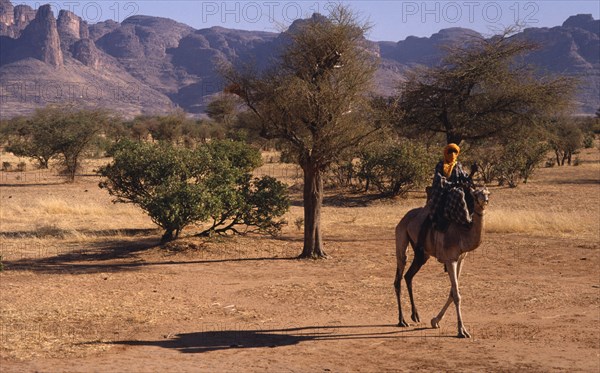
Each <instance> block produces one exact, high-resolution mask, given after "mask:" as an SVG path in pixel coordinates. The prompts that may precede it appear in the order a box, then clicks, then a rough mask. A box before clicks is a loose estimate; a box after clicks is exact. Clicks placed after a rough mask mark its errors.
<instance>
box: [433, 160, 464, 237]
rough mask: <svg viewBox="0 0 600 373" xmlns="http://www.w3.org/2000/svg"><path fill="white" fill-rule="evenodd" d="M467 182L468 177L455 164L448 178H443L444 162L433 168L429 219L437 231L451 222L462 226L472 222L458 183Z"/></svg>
mask: <svg viewBox="0 0 600 373" xmlns="http://www.w3.org/2000/svg"><path fill="white" fill-rule="evenodd" d="M468 180H469V175H468V174H467V173H466V172H465V171H464V170H463V167H462V165H461V164H460V162H457V163H456V165H455V166H454V169H453V170H452V172H451V173H450V176H449V177H445V176H444V162H443V161H440V162H439V163H438V164H437V166H435V175H434V177H433V184H432V185H431V197H430V199H429V203H428V208H429V217H430V218H431V220H432V221H433V222H434V226H437V228H438V229H442V230H443V229H444V225H447V224H445V223H447V222H450V221H453V222H455V223H458V224H462V225H469V224H470V223H471V221H472V219H471V214H470V213H469V209H468V207H467V202H466V200H465V192H464V190H463V188H462V187H460V186H459V185H458V184H459V183H464V182H467V181H468Z"/></svg>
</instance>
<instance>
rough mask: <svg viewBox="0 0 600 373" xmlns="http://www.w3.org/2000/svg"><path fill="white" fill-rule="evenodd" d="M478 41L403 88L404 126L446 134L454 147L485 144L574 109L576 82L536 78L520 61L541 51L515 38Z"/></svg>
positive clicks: (420, 71) (411, 78) (412, 78)
mask: <svg viewBox="0 0 600 373" xmlns="http://www.w3.org/2000/svg"><path fill="white" fill-rule="evenodd" d="M511 32H512V30H508V31H506V32H505V33H504V34H502V35H498V36H494V37H492V38H490V39H483V38H473V39H472V40H470V41H469V42H468V43H466V44H465V46H464V47H454V48H452V49H451V50H450V49H449V51H448V54H447V55H446V57H445V58H444V59H443V60H442V63H441V64H440V66H436V67H432V68H420V69H416V70H414V71H413V72H412V73H411V74H410V75H409V77H408V79H407V80H406V81H405V82H403V83H401V85H400V97H399V107H400V109H401V110H402V117H401V124H402V125H403V126H406V127H409V128H413V129H415V130H417V131H420V132H422V131H427V132H437V133H443V134H445V136H446V140H447V142H448V143H456V144H459V143H460V142H461V141H462V140H480V139H484V138H489V137H492V136H495V135H499V134H500V133H502V132H504V131H507V130H511V129H513V128H514V127H515V126H517V125H519V124H528V123H532V122H533V121H534V120H535V118H539V117H544V116H546V115H548V114H553V113H556V112H557V111H559V110H561V109H563V108H565V107H566V106H568V104H569V102H570V98H571V95H572V93H573V90H574V80H573V79H571V78H568V77H553V78H551V77H545V78H538V77H536V74H535V71H534V70H533V69H532V68H531V67H530V66H528V65H527V64H525V63H524V62H523V61H522V59H521V58H520V57H522V56H523V55H524V54H526V53H528V52H531V51H533V50H534V49H536V48H537V47H536V45H534V44H532V43H530V42H528V41H526V40H523V39H519V38H515V37H512V38H510V37H509V34H510V33H511Z"/></svg>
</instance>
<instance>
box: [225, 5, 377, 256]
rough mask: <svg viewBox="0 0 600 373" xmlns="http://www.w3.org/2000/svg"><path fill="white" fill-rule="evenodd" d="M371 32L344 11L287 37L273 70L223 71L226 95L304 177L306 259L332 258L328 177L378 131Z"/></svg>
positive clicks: (338, 9) (300, 25)
mask: <svg viewBox="0 0 600 373" xmlns="http://www.w3.org/2000/svg"><path fill="white" fill-rule="evenodd" d="M368 27H369V26H368V25H367V24H364V23H362V22H361V21H359V20H358V19H357V17H356V16H355V15H354V14H353V12H352V11H351V10H350V9H349V8H348V7H345V6H342V5H338V6H336V7H334V8H333V9H332V10H331V12H330V14H329V16H328V17H324V16H322V15H318V14H315V15H313V16H312V17H311V18H310V19H306V20H302V21H299V22H296V23H295V24H294V25H293V27H290V29H289V30H288V31H287V32H285V33H284V34H283V35H284V36H285V37H286V38H287V40H286V43H284V46H283V50H282V53H281V55H280V58H279V60H278V61H277V62H275V63H274V65H273V66H272V68H271V69H268V70H266V71H264V72H262V73H258V72H256V71H253V69H251V68H247V67H246V68H244V67H238V68H228V69H224V76H225V78H226V79H227V80H228V81H229V82H230V83H231V84H230V86H229V87H228V89H227V91H228V92H230V93H234V94H237V95H238V96H240V97H241V98H242V99H243V101H244V103H245V105H246V106H247V107H248V108H249V109H250V112H251V113H252V114H253V115H254V116H255V118H256V120H257V123H259V124H260V126H261V135H262V136H263V137H265V138H268V139H280V140H281V141H282V142H283V143H284V144H285V145H286V146H287V147H288V150H289V151H290V152H291V153H292V154H293V155H294V157H295V159H296V161H297V162H298V164H299V165H300V167H301V168H302V170H303V173H304V192H303V199H304V248H303V251H302V254H301V255H300V257H301V258H322V257H326V253H325V251H324V249H323V238H322V234H321V209H322V203H323V173H324V171H325V170H326V169H327V168H328V167H329V166H330V165H331V164H332V163H333V162H334V161H336V159H337V158H338V157H339V156H340V155H341V154H343V153H344V152H345V151H347V150H348V149H350V148H353V147H355V146H357V145H359V144H361V143H362V142H364V141H365V140H366V139H368V138H369V137H370V135H371V134H373V133H374V132H376V131H377V128H376V127H377V125H376V123H375V122H369V121H367V120H366V117H367V115H368V112H369V99H368V97H367V96H366V93H367V91H368V89H369V83H370V81H371V78H372V76H373V74H374V72H375V70H376V67H377V59H376V57H375V56H374V55H373V54H372V53H371V52H369V50H368V48H367V47H368V45H367V43H368V42H367V40H366V39H365V37H364V35H365V32H366V31H367V29H368Z"/></svg>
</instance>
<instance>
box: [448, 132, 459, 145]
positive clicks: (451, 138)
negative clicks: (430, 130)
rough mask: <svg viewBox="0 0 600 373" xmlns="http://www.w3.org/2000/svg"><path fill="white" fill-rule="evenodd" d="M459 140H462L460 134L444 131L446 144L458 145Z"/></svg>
mask: <svg viewBox="0 0 600 373" xmlns="http://www.w3.org/2000/svg"><path fill="white" fill-rule="evenodd" d="M461 141H462V136H461V135H459V134H457V133H453V132H452V131H448V132H446V142H447V143H448V144H456V145H460V142H461Z"/></svg>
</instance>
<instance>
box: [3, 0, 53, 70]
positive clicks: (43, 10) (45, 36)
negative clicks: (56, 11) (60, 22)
mask: <svg viewBox="0 0 600 373" xmlns="http://www.w3.org/2000/svg"><path fill="white" fill-rule="evenodd" d="M7 45H8V48H6V50H3V51H2V52H1V54H2V57H3V58H2V63H4V62H13V61H18V60H21V59H25V58H29V57H32V58H36V59H38V60H40V61H42V62H45V63H47V64H49V65H52V66H61V65H62V64H63V63H64V60H63V54H62V51H61V49H60V37H59V36H58V29H57V27H56V19H55V18H54V15H53V14H52V10H51V9H50V5H44V6H42V7H40V8H39V9H38V11H37V13H36V17H35V18H34V19H33V20H32V21H31V22H29V24H28V25H27V27H25V29H24V30H23V32H22V33H21V36H20V37H19V38H18V40H17V42H13V43H9V44H7ZM3 49H5V48H3Z"/></svg>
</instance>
